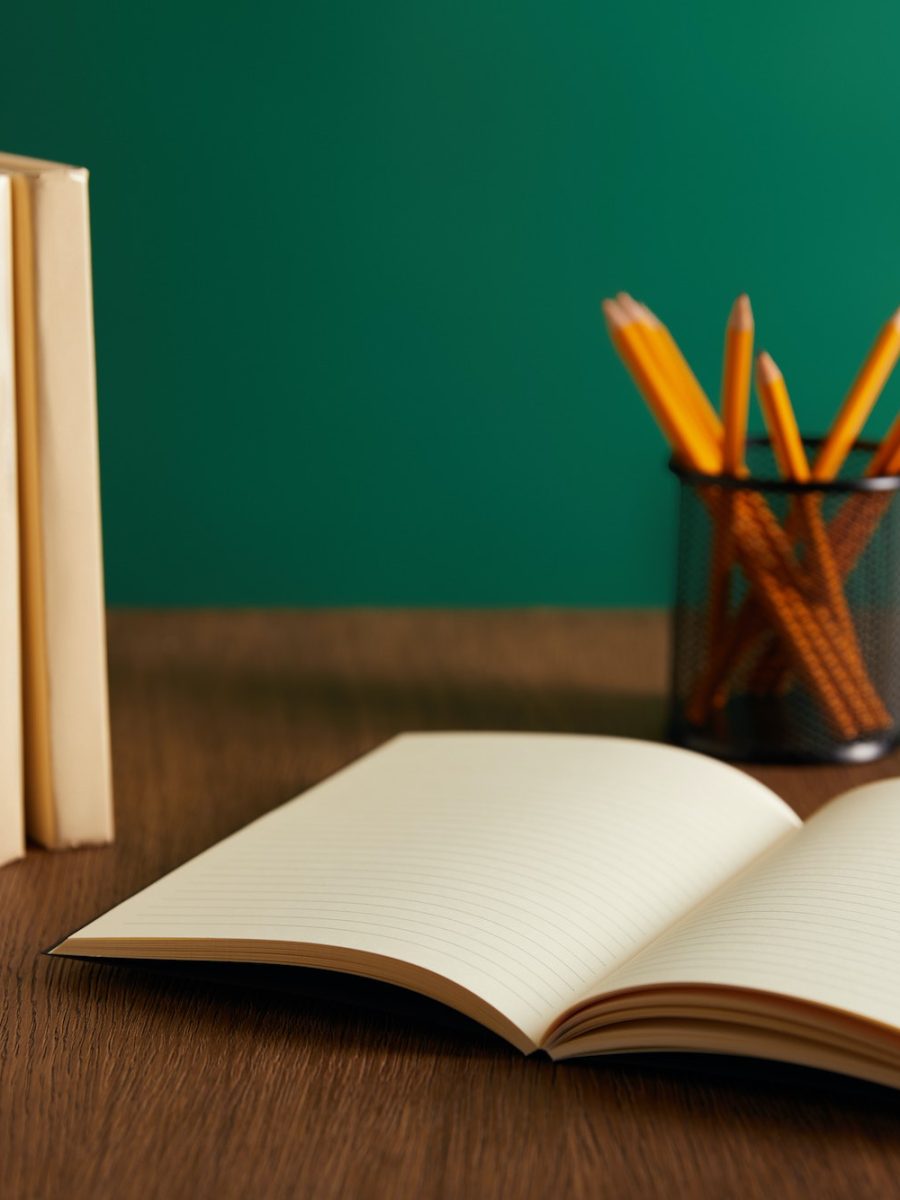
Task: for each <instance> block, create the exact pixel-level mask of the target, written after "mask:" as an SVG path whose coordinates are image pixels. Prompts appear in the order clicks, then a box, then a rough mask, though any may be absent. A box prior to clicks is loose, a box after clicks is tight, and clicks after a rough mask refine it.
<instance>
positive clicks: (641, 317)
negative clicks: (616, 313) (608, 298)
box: [616, 292, 647, 325]
mask: <svg viewBox="0 0 900 1200" xmlns="http://www.w3.org/2000/svg"><path fill="white" fill-rule="evenodd" d="M616 303H617V304H618V305H619V307H620V308H621V309H622V311H623V312H624V313H625V315H626V317H628V319H629V320H630V321H636V322H637V323H638V324H639V325H643V324H645V323H646V320H647V316H646V310H645V309H644V306H643V304H638V302H637V300H635V298H634V297H633V296H629V295H628V293H627V292H617V293H616Z"/></svg>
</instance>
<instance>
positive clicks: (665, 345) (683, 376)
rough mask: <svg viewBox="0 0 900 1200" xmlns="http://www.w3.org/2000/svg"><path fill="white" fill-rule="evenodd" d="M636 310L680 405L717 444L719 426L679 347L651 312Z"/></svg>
mask: <svg viewBox="0 0 900 1200" xmlns="http://www.w3.org/2000/svg"><path fill="white" fill-rule="evenodd" d="M640 307H641V309H642V310H643V313H644V317H645V320H646V321H647V324H648V325H649V327H650V330H651V333H652V335H653V337H654V338H655V339H656V344H657V346H658V347H659V355H660V356H661V358H662V360H663V361H664V362H665V363H666V364H667V370H668V374H669V376H670V378H671V379H672V380H673V382H674V384H675V386H676V388H677V390H678V391H679V393H680V394H681V395H682V396H683V397H684V402H685V403H686V404H688V405H689V406H690V408H691V411H692V412H693V414H694V418H695V420H696V421H697V422H698V423H699V424H700V425H701V426H702V427H703V428H704V429H705V431H706V434H707V436H708V437H710V438H711V439H712V440H713V442H715V443H716V444H721V441H722V422H721V421H720V420H719V418H718V416H717V415H716V410H715V409H714V408H713V406H712V405H711V404H710V402H709V397H708V396H707V394H706V392H704V390H703V388H702V387H701V386H700V382H699V380H698V379H697V376H696V375H695V374H694V372H693V371H692V370H691V367H690V364H689V363H688V361H687V359H686V358H685V357H684V355H683V354H682V352H681V347H680V346H679V345H678V343H677V342H676V341H675V338H674V337H673V336H672V334H671V333H670V331H669V330H668V329H667V327H666V326H665V325H664V324H663V323H662V321H661V320H660V319H659V317H658V316H657V315H656V314H655V313H654V312H653V311H652V310H651V309H649V308H648V307H647V306H646V305H645V304H642V305H640Z"/></svg>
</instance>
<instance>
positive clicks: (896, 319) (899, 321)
mask: <svg viewBox="0 0 900 1200" xmlns="http://www.w3.org/2000/svg"><path fill="white" fill-rule="evenodd" d="M888 324H889V325H893V326H894V328H895V329H900V308H898V309H897V311H896V312H895V313H893V314H892V315H891V317H890V318H889V320H888Z"/></svg>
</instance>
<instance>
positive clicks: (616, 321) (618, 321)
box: [600, 300, 626, 329]
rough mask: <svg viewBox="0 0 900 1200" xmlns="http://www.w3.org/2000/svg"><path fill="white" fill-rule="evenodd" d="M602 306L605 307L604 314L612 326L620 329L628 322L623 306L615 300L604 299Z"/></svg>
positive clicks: (608, 323)
mask: <svg viewBox="0 0 900 1200" xmlns="http://www.w3.org/2000/svg"><path fill="white" fill-rule="evenodd" d="M600 307H601V308H602V309H603V315H604V317H606V323H607V325H609V326H610V328H612V329H619V328H621V326H623V325H624V324H625V323H626V321H625V314H624V312H623V311H622V307H621V305H619V304H617V303H616V302H615V300H604V301H603V302H602V304H601V305H600Z"/></svg>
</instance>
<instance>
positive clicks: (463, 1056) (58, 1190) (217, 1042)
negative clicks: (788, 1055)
mask: <svg viewBox="0 0 900 1200" xmlns="http://www.w3.org/2000/svg"><path fill="white" fill-rule="evenodd" d="M665 638H666V628H665V622H664V620H663V618H662V617H661V616H660V615H659V614H655V613H586V612H578V611H558V610H554V611H540V610H537V611H525V612H491V613H484V612H477V613H476V612H471V613H460V612H440V611H417V612H408V611H383V612H375V611H333V612H288V611H266V612H264V611H254V612H190V613H184V612H167V613H157V612H114V613H112V614H111V618H110V671H111V687H112V709H113V743H114V757H115V781H116V803H117V813H118V826H119V831H118V840H117V842H116V844H115V846H113V847H109V848H105V849H93V850H80V851H70V852H67V853H59V854H49V853H46V852H44V851H40V850H31V851H30V852H29V854H28V857H27V859H26V860H25V861H23V862H21V863H18V864H15V865H13V866H10V867H7V868H5V869H4V870H2V871H0V904H2V913H3V922H2V933H0V936H2V956H0V964H2V971H3V982H2V990H0V1195H2V1196H3V1197H4V1198H8V1200H19V1198H20V1197H40V1198H41V1200H44V1198H55V1197H67V1198H68V1197H71V1198H72V1200H79V1198H80V1197H91V1198H94V1200H95V1198H97V1197H115V1198H116V1200H128V1198H130V1197H134V1198H137V1197H140V1198H141V1200H146V1198H147V1197H153V1196H161V1197H162V1196H165V1197H172V1198H173V1200H177V1198H178V1197H189V1198H191V1200H203V1198H205V1197H294V1196H307V1195H310V1196H312V1195H315V1196H324V1197H330V1196H334V1197H382V1196H404V1197H405V1196H409V1197H417V1198H418V1197H431V1196H440V1197H477V1198H481V1197H504V1198H516V1197H520V1196H522V1197H526V1196H527V1197H531V1196H561V1195H571V1196H578V1197H581V1196H583V1197H610V1198H612V1200H622V1198H627V1197H630V1196H642V1197H643V1196H650V1197H656V1196H659V1197H666V1198H667V1200H668V1198H672V1197H685V1196H686V1197H700V1196H704V1197H705V1196H709V1197H729V1196H751V1197H756V1196H758V1197H765V1198H766V1200H774V1198H779V1200H780V1198H783V1197H789V1198H793V1197H801V1196H815V1197H816V1198H817V1200H824V1198H826V1197H832V1196H854V1197H868V1196H878V1197H882V1196H889V1195H893V1194H895V1193H896V1194H900V1191H898V1183H897V1180H898V1178H900V1096H895V1094H894V1093H892V1092H888V1091H886V1090H883V1089H880V1088H876V1087H870V1086H866V1085H857V1084H853V1083H849V1082H848V1083H845V1082H842V1081H841V1080H839V1079H837V1078H836V1077H833V1076H827V1075H818V1074H816V1073H815V1072H804V1071H786V1070H779V1069H778V1068H774V1067H771V1068H762V1069H761V1068H759V1067H758V1066H753V1065H752V1064H750V1065H741V1064H740V1063H735V1062H733V1061H730V1060H699V1059H698V1060H695V1059H691V1060H688V1061H686V1062H684V1063H683V1064H681V1065H680V1066H679V1067H677V1068H673V1067H672V1065H671V1064H670V1063H668V1062H664V1061H662V1062H652V1063H647V1062H641V1060H639V1059H632V1060H628V1061H627V1062H621V1061H620V1062H616V1063H603V1062H599V1063H596V1062H595V1063H580V1064H574V1063H572V1064H562V1065H560V1066H555V1065H553V1064H552V1063H551V1062H549V1060H546V1059H544V1058H542V1057H541V1056H537V1057H534V1058H531V1059H525V1058H523V1057H522V1056H521V1055H519V1054H518V1053H517V1052H515V1051H514V1050H512V1049H511V1048H510V1047H508V1046H507V1045H506V1044H505V1043H503V1042H501V1041H499V1040H497V1039H496V1038H494V1037H492V1036H491V1035H489V1034H487V1033H486V1032H484V1031H483V1030H481V1029H479V1028H478V1027H475V1026H471V1025H469V1024H468V1023H466V1022H465V1021H462V1020H461V1019H457V1020H454V1018H453V1017H452V1016H448V1015H447V1014H446V1013H445V1011H444V1010H436V1009H435V1008H430V1007H429V1006H428V1004H427V1003H425V1002H422V1003H421V1004H419V1003H418V1002H412V1003H404V1000H405V999H406V998H405V995H404V994H403V993H395V992H392V991H391V989H382V990H380V991H379V992H378V995H377V996H374V997H373V1003H372V1004H371V1005H369V1004H367V1003H364V1002H362V1003H361V1002H360V998H359V997H358V996H357V995H356V994H355V993H354V992H353V989H352V987H349V986H348V987H345V986H344V984H343V982H342V981H341V980H340V978H337V981H335V977H325V979H324V982H323V981H321V980H319V981H318V982H316V986H314V987H312V988H311V989H309V990H307V991H304V990H303V989H302V988H301V989H299V990H298V991H297V992H294V991H293V990H292V989H291V988H290V986H285V985H284V976H283V973H282V974H281V975H279V978H278V980H273V979H270V978H268V977H267V978H265V979H263V978H262V977H260V980H259V982H260V986H254V981H253V980H252V979H251V980H248V979H246V978H245V977H235V978H226V979H219V978H205V979H202V980H195V979H191V978H185V977H184V976H181V975H179V974H177V973H175V972H173V973H172V974H168V973H167V972H166V971H162V972H159V971H152V970H149V969H145V968H143V967H139V966H138V967H129V966H126V967H122V966H105V965H103V964H95V963H76V962H63V961H51V960H49V959H48V958H46V957H44V956H42V955H41V953H40V951H41V949H42V948H43V947H46V946H47V945H49V944H50V943H52V942H54V941H55V940H57V939H58V938H59V937H60V936H61V935H62V934H63V933H65V932H66V931H68V930H70V929H71V928H73V927H75V926H78V925H80V924H82V923H83V922H85V921H87V920H88V919H90V918H91V917H93V916H94V915H96V914H97V913H98V912H99V911H100V910H102V909H105V908H107V907H108V906H110V905H111V904H113V903H115V902H116V901H118V900H120V899H122V898H123V897H125V896H126V895H128V894H129V893H130V892H132V891H134V890H135V889H136V888H138V887H140V886H142V885H143V884H146V883H149V882H150V881H151V880H153V879H155V878H156V877H157V876H158V875H160V874H161V873H162V872H164V871H167V870H169V869H170V868H171V867H174V866H176V865H177V864H178V863H180V862H182V861H183V860H185V859H186V858H188V857H190V856H191V855H193V854H195V853H197V851H199V850H201V849H203V848H204V847H205V846H207V845H209V844H210V843H211V842H214V841H216V840H218V839H219V838H221V837H222V836H223V835H225V834H227V833H229V832H231V831H232V830H234V829H237V828H238V827H239V826H241V825H243V824H244V823H245V822H247V821H248V820H250V819H251V818H253V817H255V816H257V815H258V814H260V813H262V812H264V811H266V810H267V809H269V808H271V807H272V806H273V805H276V804H278V803H279V802H281V801H282V800H285V799H287V798H289V797H290V796H293V795H295V794H296V793H297V792H299V791H301V790H302V789H304V788H306V787H308V786H309V785H310V784H313V783H315V782H316V781H317V780H319V779H322V778H323V777H324V776H325V775H327V774H329V773H330V772H331V771H333V770H334V769H335V768H337V767H340V766H341V765H342V764H344V763H346V762H348V761H349V760H350V759H352V758H354V757H356V756H357V755H359V754H361V753H363V752H364V751H366V750H368V749H370V748H371V747H373V746H375V745H376V744H378V743H379V742H381V741H382V740H383V739H385V738H387V737H388V736H390V735H391V734H393V733H395V732H397V731H399V730H403V729H444V728H490V729H549V730H571V731H581V732H591V733H593V732H598V733H599V732H614V733H623V734H633V735H637V736H646V737H658V736H660V734H661V731H662V728H663V719H664V708H663V699H662V696H663V689H664V683H665ZM755 773H756V774H757V775H758V776H759V777H760V778H762V779H763V780H765V782H767V783H769V784H771V785H772V786H773V787H774V788H775V789H776V790H777V791H778V792H779V793H780V794H781V795H782V796H784V797H785V798H786V799H787V800H789V801H790V802H791V803H792V804H793V805H795V806H796V808H797V810H798V811H799V812H801V813H802V814H807V813H810V812H812V811H813V810H814V809H815V808H816V807H817V806H818V805H820V804H821V803H822V802H823V801H825V800H827V799H828V798H830V797H831V796H833V795H835V794H836V793H838V792H840V791H842V790H843V789H845V788H847V787H849V786H851V785H852V784H855V783H861V782H864V781H866V780H869V779H874V778H878V777H880V776H884V775H890V774H900V757H898V756H896V755H895V756H894V757H893V758H892V759H890V760H888V761H886V762H882V763H880V764H877V765H873V766H869V767H857V768H825V767H821V768H811V769H806V768H804V769H799V768H798V769H788V768H765V769H759V770H757V771H756V772H755ZM294 974H295V975H296V974H304V973H302V972H301V973H297V972H295V973H294ZM314 982H315V981H314ZM395 1000H396V1004H395V1003H394V1001H395Z"/></svg>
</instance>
